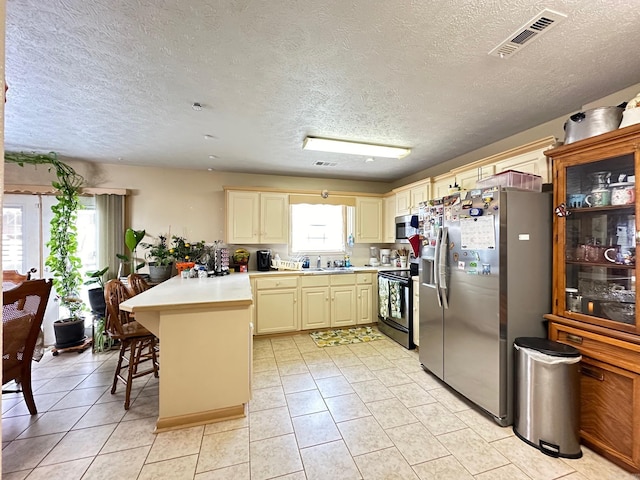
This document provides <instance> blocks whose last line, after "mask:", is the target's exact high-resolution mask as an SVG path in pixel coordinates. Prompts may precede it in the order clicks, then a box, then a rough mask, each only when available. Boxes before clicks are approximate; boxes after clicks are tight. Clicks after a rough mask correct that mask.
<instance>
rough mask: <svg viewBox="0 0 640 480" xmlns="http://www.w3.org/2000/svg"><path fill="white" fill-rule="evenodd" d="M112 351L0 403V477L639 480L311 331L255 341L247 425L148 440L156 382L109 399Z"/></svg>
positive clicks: (376, 355)
mask: <svg viewBox="0 0 640 480" xmlns="http://www.w3.org/2000/svg"><path fill="white" fill-rule="evenodd" d="M114 365H115V356H114V353H108V354H92V353H91V352H90V351H87V352H85V353H83V354H81V355H78V354H75V353H65V354H62V355H60V356H58V357H53V356H52V355H51V354H49V353H48V354H47V355H45V358H43V360H42V361H41V362H40V363H39V364H34V369H33V372H34V388H35V390H36V393H35V397H36V404H37V406H38V411H39V413H38V415H36V416H33V417H32V416H30V415H29V414H28V411H27V409H26V406H25V404H24V402H23V400H22V399H21V398H22V397H21V395H19V394H6V395H3V399H2V411H3V415H2V448H3V450H2V478H3V479H5V480H18V479H25V478H28V479H40V478H42V479H44V478H46V479H48V480H55V479H64V480H72V479H103V478H104V479H106V478H108V479H141V480H142V479H165V478H166V479H171V480H179V479H183V478H184V479H198V480H205V479H206V480H214V479H232V480H236V479H238V480H242V479H252V480H262V479H268V478H280V479H291V480H294V479H295V480H298V479H309V480H315V479H322V480H334V479H352V478H353V479H358V478H364V479H422V480H427V479H434V480H443V479H451V480H462V479H478V480H492V479H495V480H500V479H505V480H519V479H536V480H537V479H540V480H543V479H544V480H546V479H556V478H563V479H567V480H608V479H611V480H614V479H615V480H619V479H625V478H626V479H631V478H637V477H636V476H633V475H631V474H628V473H626V472H624V471H623V470H621V469H619V468H618V467H616V466H615V465H613V464H611V463H610V462H608V461H606V460H605V459H603V458H602V457H600V456H598V455H596V454H595V453H593V452H591V451H590V450H588V449H587V448H584V447H583V452H584V456H583V458H582V459H579V460H564V459H553V458H550V457H548V456H545V455H543V454H541V453H540V452H538V451H537V450H536V449H534V448H532V447H530V446H528V445H526V444H525V443H524V442H522V441H520V440H519V439H518V438H516V437H515V436H514V435H513V432H512V430H511V428H501V427H499V426H497V425H496V424H495V423H494V422H493V421H491V420H489V419H488V418H486V417H485V416H483V415H481V414H480V413H478V412H477V411H476V410H474V409H473V408H472V407H470V406H469V405H468V404H467V403H466V402H465V401H463V400H462V399H460V398H459V397H458V396H457V395H455V394H453V393H451V392H450V391H449V390H448V389H446V388H444V387H443V386H442V385H441V384H440V383H438V382H437V381H436V380H435V379H434V378H433V377H431V376H430V375H429V374H427V373H425V372H424V371H423V370H422V369H421V368H420V366H419V364H418V356H417V353H416V352H409V351H407V350H405V349H403V348H401V347H399V346H398V345H397V344H395V343H393V342H392V341H390V340H386V339H385V340H381V341H376V342H372V343H368V344H358V345H350V346H339V347H326V348H323V349H321V348H318V347H317V346H316V345H315V344H314V343H313V341H312V340H311V338H310V337H309V336H308V335H307V334H300V335H294V336H285V337H277V338H271V339H265V338H256V339H255V341H254V364H253V365H254V382H253V388H254V391H253V400H252V401H251V403H250V406H249V413H248V415H247V417H246V418H243V419H239V420H231V421H227V422H220V423H214V424H209V425H205V426H199V427H193V428H188V429H183V430H177V431H173V432H167V433H162V434H159V435H154V434H153V433H151V432H152V430H153V427H154V424H155V419H156V416H157V408H158V388H157V386H158V383H157V380H156V379H154V378H152V377H151V376H148V377H146V378H141V379H138V380H137V381H136V385H135V389H134V392H133V394H132V398H133V399H134V400H133V403H132V406H131V408H130V410H128V411H125V410H124V408H123V396H122V391H123V390H124V388H123V386H122V385H120V386H119V387H118V393H117V394H116V395H111V394H110V393H109V386H110V383H111V379H112V375H113V370H114Z"/></svg>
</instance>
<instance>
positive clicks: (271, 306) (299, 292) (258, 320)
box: [253, 272, 377, 335]
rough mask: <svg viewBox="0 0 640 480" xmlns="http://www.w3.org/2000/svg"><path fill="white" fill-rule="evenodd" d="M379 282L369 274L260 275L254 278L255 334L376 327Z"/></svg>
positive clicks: (374, 276) (372, 274)
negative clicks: (370, 324) (357, 326)
mask: <svg viewBox="0 0 640 480" xmlns="http://www.w3.org/2000/svg"><path fill="white" fill-rule="evenodd" d="M376 279H377V276H376V274H375V273H369V272H362V273H341V274H337V275H321V274H318V275H297V276H293V275H292V276H288V275H287V276H280V275H277V276H276V275H273V276H263V277H261V276H259V275H258V276H256V277H254V278H253V290H254V305H253V308H254V318H255V324H256V334H258V335H260V334H269V333H282V332H292V331H296V330H314V329H319V328H329V327H336V328H339V327H350V326H354V325H364V324H367V323H374V322H375V321H376V320H377V317H376V315H377V284H376V281H375V280H376ZM298 299H299V300H298Z"/></svg>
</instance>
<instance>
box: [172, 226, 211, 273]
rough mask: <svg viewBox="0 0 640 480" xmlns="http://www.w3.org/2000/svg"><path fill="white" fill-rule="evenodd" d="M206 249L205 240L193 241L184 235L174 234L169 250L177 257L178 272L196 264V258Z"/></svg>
mask: <svg viewBox="0 0 640 480" xmlns="http://www.w3.org/2000/svg"><path fill="white" fill-rule="evenodd" d="M203 250H204V242H203V241H200V242H197V243H191V242H189V241H187V240H186V239H185V238H184V237H178V236H176V235H174V236H173V237H172V247H171V248H170V249H169V252H170V253H171V254H172V255H173V257H174V258H175V259H176V269H177V270H178V273H180V272H181V271H182V270H186V269H188V268H192V267H194V266H195V261H194V260H195V259H196V258H198V257H199V256H200V255H201V254H202V252H203Z"/></svg>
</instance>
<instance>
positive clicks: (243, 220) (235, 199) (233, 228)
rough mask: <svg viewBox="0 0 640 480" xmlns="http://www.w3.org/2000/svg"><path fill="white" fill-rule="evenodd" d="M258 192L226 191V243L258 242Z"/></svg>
mask: <svg viewBox="0 0 640 480" xmlns="http://www.w3.org/2000/svg"><path fill="white" fill-rule="evenodd" d="M259 234H260V193H258V192H243V191H230V190H228V191H227V231H226V237H227V238H226V241H227V243H240V244H243V243H258V241H259V239H260V235H259Z"/></svg>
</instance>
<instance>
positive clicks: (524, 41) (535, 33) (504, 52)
mask: <svg viewBox="0 0 640 480" xmlns="http://www.w3.org/2000/svg"><path fill="white" fill-rule="evenodd" d="M566 18H567V16H566V15H565V14H564V13H559V12H554V11H553V10H549V9H548V8H545V9H544V10H542V11H541V12H540V13H539V14H538V15H536V16H535V17H533V18H532V19H531V20H529V21H528V22H527V23H525V24H524V25H523V26H522V27H520V28H519V29H518V30H516V31H515V32H513V33H512V34H511V35H509V37H507V39H506V40H504V41H503V42H502V43H501V44H500V45H498V46H497V47H496V48H494V49H493V50H491V51H490V52H489V55H492V56H494V57H499V58H507V57H510V56H511V55H513V54H514V53H516V52H518V51H520V50H522V48H523V47H525V46H526V45H528V44H529V43H530V42H531V40H533V39H534V38H539V37H540V35H542V34H543V33H546V32H548V31H549V30H551V27H553V26H555V25H557V24H558V23H560V22H562V21H563V20H564V19H566Z"/></svg>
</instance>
